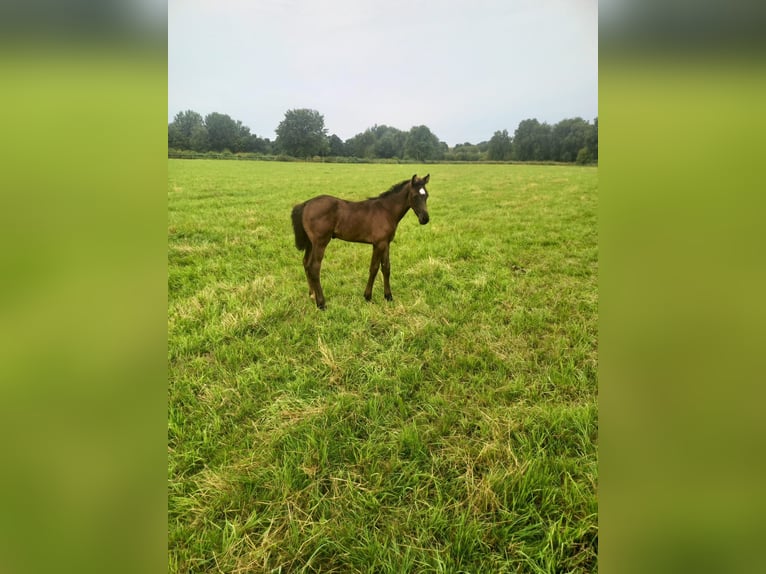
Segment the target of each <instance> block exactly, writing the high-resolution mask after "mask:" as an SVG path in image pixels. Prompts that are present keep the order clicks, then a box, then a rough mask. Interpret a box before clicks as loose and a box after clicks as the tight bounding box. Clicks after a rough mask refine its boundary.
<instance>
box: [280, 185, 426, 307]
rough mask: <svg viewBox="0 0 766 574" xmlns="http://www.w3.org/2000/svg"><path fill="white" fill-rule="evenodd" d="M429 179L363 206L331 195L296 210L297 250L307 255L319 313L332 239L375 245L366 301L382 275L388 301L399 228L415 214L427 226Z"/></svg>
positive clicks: (311, 288) (312, 294) (305, 265)
mask: <svg viewBox="0 0 766 574" xmlns="http://www.w3.org/2000/svg"><path fill="white" fill-rule="evenodd" d="M429 179H430V174H429V175H426V176H425V177H424V178H419V177H418V176H417V175H413V176H412V179H408V180H405V181H403V182H401V183H398V184H396V185H394V186H393V187H391V189H389V190H388V191H386V192H384V193H381V194H380V195H379V196H377V197H371V198H369V199H366V200H364V201H346V200H344V199H338V198H337V197H333V196H331V195H320V196H317V197H314V198H313V199H309V200H308V201H306V202H305V203H301V204H300V205H296V206H295V207H293V212H292V220H293V231H294V232H295V246H296V247H297V248H298V249H300V250H302V251H304V252H305V253H304V255H303V268H304V269H305V270H306V280H307V281H308V284H309V296H310V297H311V298H313V299H314V300H315V301H316V304H317V307H319V308H320V309H324V308H325V299H324V293H323V292H322V284H321V283H320V281H319V272H320V270H321V268H322V258H323V257H324V251H325V249H326V248H327V244H328V243H330V240H331V239H336V238H337V239H343V240H344V241H353V242H355V243H369V244H371V245H372V260H371V261H370V277H369V279H368V280H367V287H366V288H365V290H364V298H365V299H367V300H368V301H369V300H370V299H371V298H372V286H373V284H374V283H375V277H376V276H377V274H378V269H380V270H382V271H383V294H384V295H385V298H386V299H387V300H389V301H392V300H393V295H391V284H390V282H389V281H390V279H389V278H390V275H391V259H390V258H389V245H390V243H391V241H393V239H394V235H395V234H396V227H397V225H399V222H400V221H401V220H402V217H404V215H405V214H406V213H407V211H408V210H409V209H410V208H412V210H413V211H414V212H415V215H417V216H418V221H419V222H420V224H421V225H425V224H426V223H428V219H429V218H428V209H427V207H426V201H427V200H428V190H426V184H427V183H428V180H429Z"/></svg>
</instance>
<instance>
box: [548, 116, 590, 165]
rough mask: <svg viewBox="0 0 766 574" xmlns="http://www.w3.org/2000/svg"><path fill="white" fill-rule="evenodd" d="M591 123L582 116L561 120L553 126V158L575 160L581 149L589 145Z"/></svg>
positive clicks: (567, 160)
mask: <svg viewBox="0 0 766 574" xmlns="http://www.w3.org/2000/svg"><path fill="white" fill-rule="evenodd" d="M590 133H591V125H590V124H589V123H588V122H586V121H585V120H584V119H582V118H569V119H564V120H561V121H560V122H559V123H557V124H556V125H555V126H553V131H552V139H553V148H554V153H553V159H555V160H556V161H566V162H573V161H575V160H576V159H577V156H578V154H579V153H580V150H581V149H582V148H584V147H587V146H588V136H590Z"/></svg>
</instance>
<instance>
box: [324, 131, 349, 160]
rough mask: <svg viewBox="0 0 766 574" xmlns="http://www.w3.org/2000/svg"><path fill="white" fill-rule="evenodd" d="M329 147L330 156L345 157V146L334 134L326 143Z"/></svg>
mask: <svg viewBox="0 0 766 574" xmlns="http://www.w3.org/2000/svg"><path fill="white" fill-rule="evenodd" d="M327 143H328V144H329V146H330V155H332V156H336V157H342V156H345V155H346V144H344V143H343V140H342V139H340V138H339V137H338V136H337V135H336V134H332V135H331V136H330V138H329V139H328V142H327Z"/></svg>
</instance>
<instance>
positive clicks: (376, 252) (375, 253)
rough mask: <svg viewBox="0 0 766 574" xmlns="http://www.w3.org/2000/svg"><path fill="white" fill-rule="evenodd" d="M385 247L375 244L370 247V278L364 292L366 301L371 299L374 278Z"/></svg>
mask: <svg viewBox="0 0 766 574" xmlns="http://www.w3.org/2000/svg"><path fill="white" fill-rule="evenodd" d="M384 251H385V247H384V246H383V245H381V244H376V245H374V246H373V247H372V260H371V261H370V278H369V279H368V280H367V287H366V288H365V290H364V298H365V299H367V300H368V301H369V300H370V299H372V286H373V284H374V283H375V276H376V275H377V274H378V268H379V267H380V260H381V258H382V257H383V253H384Z"/></svg>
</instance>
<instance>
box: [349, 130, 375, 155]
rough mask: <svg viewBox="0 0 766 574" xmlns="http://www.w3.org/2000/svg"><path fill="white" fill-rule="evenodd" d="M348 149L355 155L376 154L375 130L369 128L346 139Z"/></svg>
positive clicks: (350, 153)
mask: <svg viewBox="0 0 766 574" xmlns="http://www.w3.org/2000/svg"><path fill="white" fill-rule="evenodd" d="M346 150H347V152H348V154H349V155H350V156H353V157H360V158H361V157H374V156H375V132H374V131H373V130H372V129H370V128H367V129H366V130H364V131H363V132H362V133H358V134H356V135H355V136H354V137H352V138H349V139H348V140H346Z"/></svg>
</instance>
